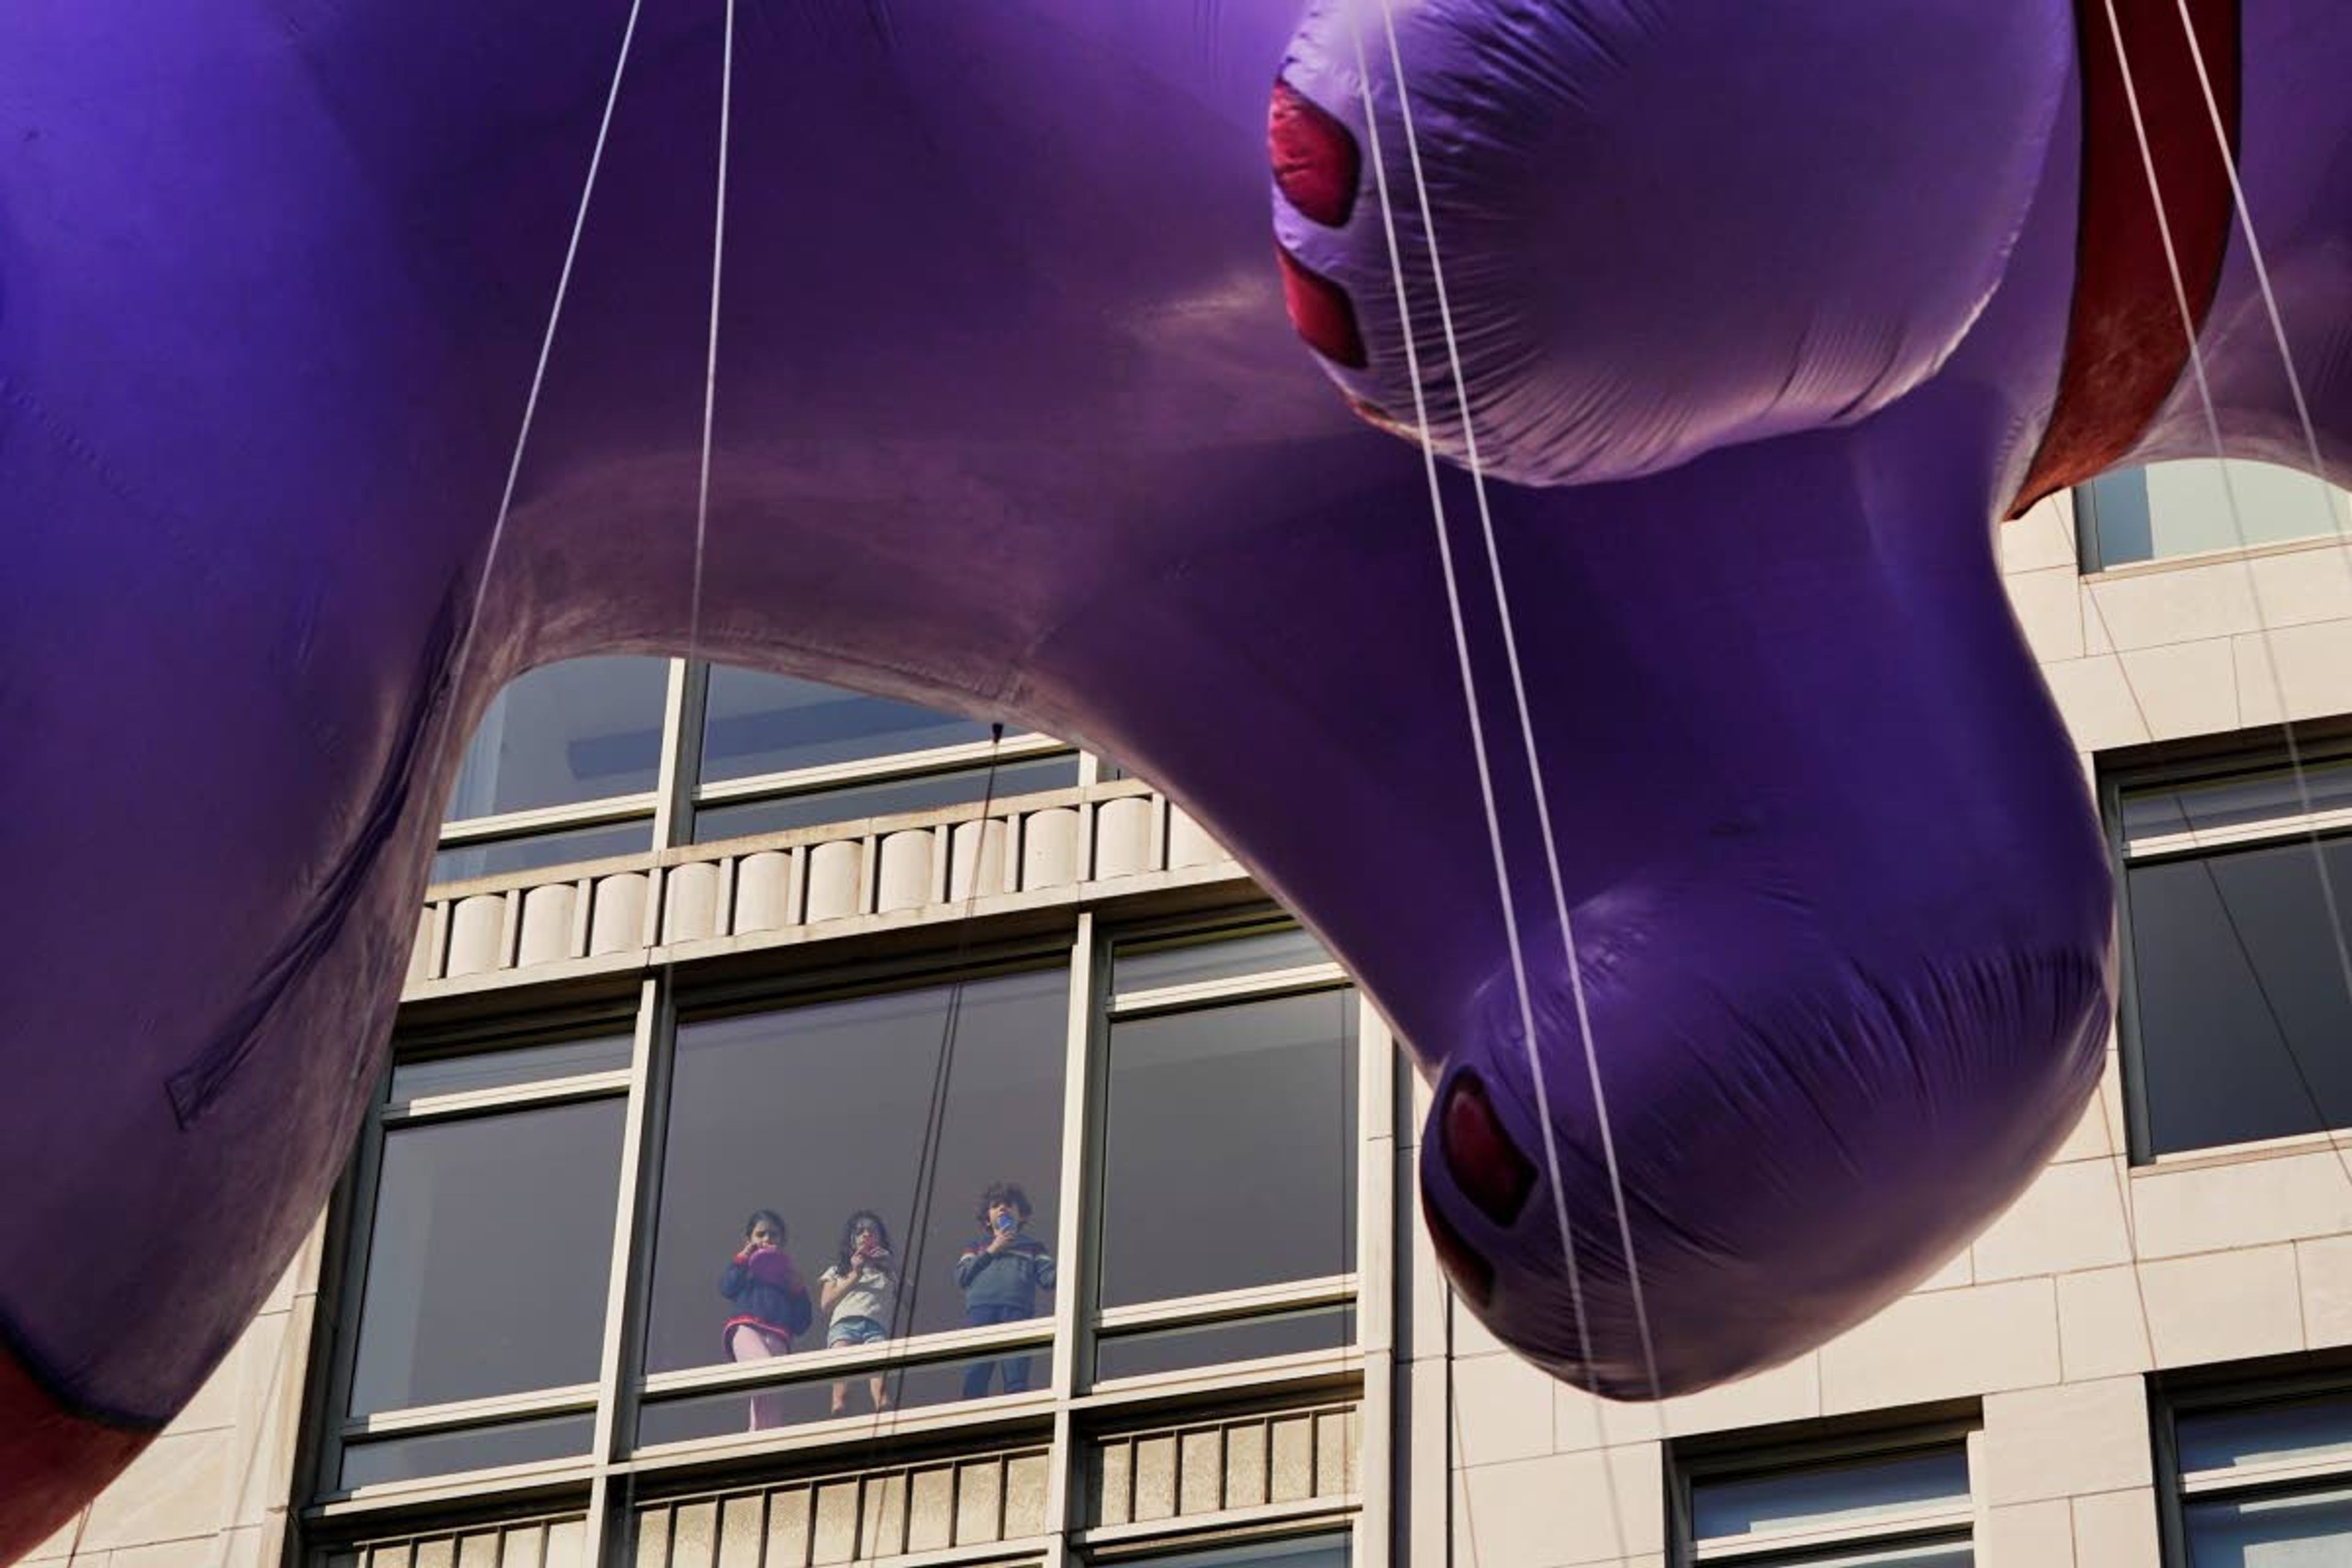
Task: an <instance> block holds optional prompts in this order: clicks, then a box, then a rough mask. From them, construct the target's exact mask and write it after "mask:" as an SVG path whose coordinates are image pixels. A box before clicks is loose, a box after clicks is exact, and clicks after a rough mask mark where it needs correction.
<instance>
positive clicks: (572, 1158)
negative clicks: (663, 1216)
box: [351, 1098, 622, 1415]
mask: <svg viewBox="0 0 2352 1568" xmlns="http://www.w3.org/2000/svg"><path fill="white" fill-rule="evenodd" d="M621 1121H622V1101H621V1100H618V1099H617V1098H616V1099H611V1100H588V1101H584V1102H582V1103H578V1104H570V1105H554V1106H546V1107H541V1108H537V1109H533V1110H513V1111H502V1112H500V1113H499V1114H497V1115H494V1116H477V1117H467V1118H465V1119H463V1120H461V1121H439V1122H427V1123H423V1124H420V1125H416V1126H411V1127H396V1128H394V1129H393V1130H392V1131H389V1132H387V1133H386V1134H385V1135H384V1141H383V1174H382V1176H381V1178H380V1179H379V1181H378V1183H377V1185H376V1202H375V1209H374V1215H373V1222H372V1225H371V1226H370V1230H369V1234H368V1268H367V1284H366V1287H365V1289H364V1291H363V1292H362V1297H361V1305H360V1317H359V1336H360V1338H359V1352H358V1358H357V1361H356V1363H355V1364H354V1368H353V1372H352V1405H351V1409H352V1415H366V1414H368V1413H370V1412H372V1411H377V1410H392V1409H397V1408H400V1407H402V1406H404V1405H440V1404H444V1403H446V1402H448V1401H450V1400H456V1399H477V1398H482V1397H485V1396H487V1395H489V1394H520V1393H522V1392H524V1391H525V1390H528V1389H534V1388H559V1387H562V1386H564V1385H566V1384H575V1383H586V1382H588V1381H590V1380H592V1379H593V1378H594V1377H595V1375H596V1357H597V1353H598V1351H599V1349H600V1348H601V1346H602V1344H603V1342H604V1292H605V1287H606V1283H607V1280H606V1276H607V1271H608V1269H609V1268H610V1265H611V1261H612V1254H613V1235H614V1227H615V1219H616V1211H615V1205H616V1203H617V1201H618V1196H619V1191H620V1170H621Z"/></svg>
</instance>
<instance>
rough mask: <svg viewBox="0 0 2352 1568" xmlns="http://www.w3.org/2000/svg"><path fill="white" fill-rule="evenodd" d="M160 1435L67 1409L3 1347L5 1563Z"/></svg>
mask: <svg viewBox="0 0 2352 1568" xmlns="http://www.w3.org/2000/svg"><path fill="white" fill-rule="evenodd" d="M154 1436H155V1434H154V1433H153V1432H152V1431H141V1430H136V1429H133V1428H131V1427H126V1426H110V1425H108V1424H107V1423H105V1422H103V1421H96V1420H92V1419H91V1418H90V1417H89V1416H87V1415H78V1414H76V1413H75V1412H73V1411H71V1410H68V1409H67V1408H66V1407H65V1406H64V1405H60V1404H59V1403H58V1401H57V1399H56V1398H55V1397H53V1396H52V1395H51V1394H50V1393H49V1392H48V1390H47V1389H45V1388H43V1387H42V1386H41V1385H40V1384H38V1383H37V1382H36V1381H34V1378H33V1375H32V1374H31V1373H28V1372H26V1370H25V1368H24V1366H23V1364H22V1363H19V1362H18V1361H17V1360H16V1357H15V1356H13V1355H11V1354H10V1353H9V1352H8V1351H7V1349H6V1348H5V1346H0V1476H5V1477H6V1478H7V1479H8V1496H7V1498H6V1499H5V1501H0V1563H14V1562H15V1561H16V1559H17V1558H19V1557H22V1556H23V1555H24V1554H25V1553H26V1552H30V1551H31V1550H32V1549H33V1548H34V1547H36V1546H38V1545H39V1544H40V1543H41V1542H44V1541H46V1540H47V1539H48V1538H49V1536H50V1535H52V1534H54V1533H55V1532H56V1531H58V1530H59V1529H61V1528H63V1527H64V1526H65V1525H66V1524H68V1522H70V1521H72V1519H73V1516H74V1510H76V1509H78V1508H79V1507H80V1506H81V1505H82V1503H83V1502H84V1501H86V1500H88V1499H89V1498H91V1497H94V1496H96V1495H97V1494H98V1492H99V1490H100V1489H101V1488H103V1487H104V1486H105V1485H106V1483H107V1482H109V1481H110V1480H112V1479H114V1478H115V1477H117V1476H119V1475H121V1473H122V1472H123V1471H124V1470H125V1469H126V1468H129V1467H130V1464H131V1460H133V1459H135V1458H138V1457H139V1451H140V1450H141V1449H142V1448H144V1447H146V1446H147V1445H148V1443H149V1442H151V1441H152V1439H153V1438H154Z"/></svg>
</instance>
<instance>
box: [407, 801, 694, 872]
mask: <svg viewBox="0 0 2352 1568" xmlns="http://www.w3.org/2000/svg"><path fill="white" fill-rule="evenodd" d="M652 847H654V819H653V818H652V817H650V816H641V817H637V818H635V820H633V821H629V822H608V823H606V824H604V826H601V827H566V828H558V829H557V830H555V831H554V832H552V833H527V834H524V835H522V836H520V837H515V838H491V839H485V840H484V841H482V842H481V843H478V844H451V845H446V846H445V847H443V848H442V849H441V850H440V851H439V852H438V853H437V854H436V855H435V856H434V857H433V871H432V874H431V877H430V880H431V882H432V885H433V886H435V887H439V886H441V885H443V884H444V883H447V882H470V881H472V880H473V879H475V878H477V877H503V876H505V875H506V874H507V873H508V872H509V871H543V870H545V869H546V868H548V867H550V866H572V865H577V864H579V863H581V862H582V861H585V860H607V859H611V858H614V857H615V856H620V855H642V854H644V853H645V852H646V850H648V849H651V848H652Z"/></svg>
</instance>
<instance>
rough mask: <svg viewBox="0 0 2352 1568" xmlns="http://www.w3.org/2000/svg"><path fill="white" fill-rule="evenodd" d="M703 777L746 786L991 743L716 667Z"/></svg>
mask: <svg viewBox="0 0 2352 1568" xmlns="http://www.w3.org/2000/svg"><path fill="white" fill-rule="evenodd" d="M706 711H707V717H706V718H705V719H704V721H703V727H702V776H703V777H704V778H706V779H740V778H749V777H751V776H752V775H753V774H757V773H788V772H791V771H793V770H794V769H798V768H814V767H823V766H825V765H826V764H828V763H851V762H862V761H865V760H866V759H867V758H871V757H887V756H893V755H896V754H898V752H924V751H929V750H930V749H931V748H933V747H935V746H958V745H963V744H965V743H967V742H972V741H985V740H987V739H988V731H989V727H988V725H987V724H985V723H983V722H982V721H979V720H977V719H965V718H961V717H959V716H957V715H955V714H953V713H940V712H935V711H933V710H930V709H928V708H919V707H917V706H916V705H915V704H913V703H911V702H894V701H892V700H890V699H888V698H887V697H866V696H862V695H860V694H859V693H857V692H855V691H845V690H843V689H841V688H839V687H837V686H821V685H819V684H818V683H817V682H815V681H814V680H798V679H793V677H791V676H787V675H761V674H759V673H756V672H755V671H752V670H748V669H730V668H725V667H723V666H714V667H713V668H712V669H711V671H710V700H709V708H708V710H706Z"/></svg>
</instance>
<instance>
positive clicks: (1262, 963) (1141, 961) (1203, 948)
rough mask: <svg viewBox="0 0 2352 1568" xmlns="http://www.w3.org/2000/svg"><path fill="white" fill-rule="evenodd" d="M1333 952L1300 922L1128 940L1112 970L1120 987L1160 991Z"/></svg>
mask: <svg viewBox="0 0 2352 1568" xmlns="http://www.w3.org/2000/svg"><path fill="white" fill-rule="evenodd" d="M1330 961H1331V955H1330V954H1329V953H1328V952H1325V951H1324V948H1323V944H1322V943H1321V942H1317V941H1316V940H1315V938H1314V936H1313V935H1312V934H1311V933H1309V932H1307V931H1302V930H1300V929H1298V928H1297V927H1296V926H1292V927H1287V928H1286V929H1283V930H1280V931H1264V932H1260V933H1259V934H1257V935H1255V936H1243V937H1229V938H1225V939H1223V940H1222V941H1213V942H1158V943H1153V944H1150V945H1148V946H1147V945H1142V944H1137V945H1133V946H1122V947H1121V948H1120V949H1119V950H1118V963H1117V964H1116V965H1115V966H1114V967H1113V969H1112V971H1111V983H1112V984H1113V985H1115V986H1116V987H1117V988H1118V990H1120V991H1122V992H1126V991H1157V990H1160V989H1161V988H1162V987H1164V986H1170V985H1198V984H1202V982H1203V981H1209V980H1230V979H1232V978H1234V976H1236V975H1241V974H1270V973H1274V972H1275V971H1276V970H1282V969H1301V968H1304V967H1306V966H1307V965H1308V964H1310V963H1329V962H1330Z"/></svg>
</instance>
